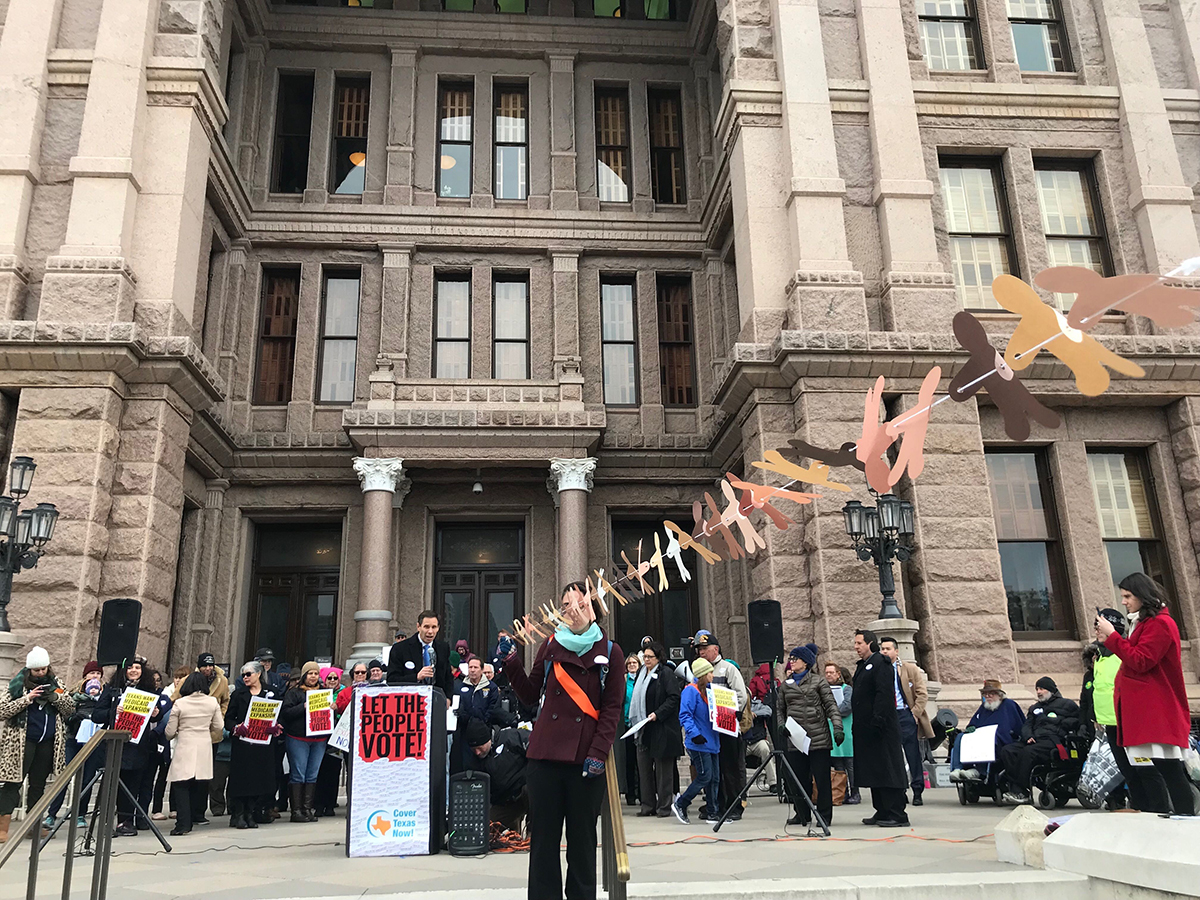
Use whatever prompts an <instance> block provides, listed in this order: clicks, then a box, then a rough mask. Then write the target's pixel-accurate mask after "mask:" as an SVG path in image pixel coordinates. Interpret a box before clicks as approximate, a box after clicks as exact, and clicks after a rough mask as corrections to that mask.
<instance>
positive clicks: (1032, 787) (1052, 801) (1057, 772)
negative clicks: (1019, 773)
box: [1029, 733, 1094, 809]
mask: <svg viewBox="0 0 1200 900" xmlns="http://www.w3.org/2000/svg"><path fill="white" fill-rule="evenodd" d="M1090 749H1091V742H1090V741H1089V740H1088V739H1087V737H1086V736H1085V735H1082V734H1076V733H1072V734H1067V735H1064V736H1063V739H1062V740H1061V741H1059V743H1058V746H1057V750H1058V752H1057V753H1056V754H1055V755H1054V756H1052V757H1051V758H1050V761H1049V762H1048V763H1040V764H1038V765H1036V766H1034V767H1033V771H1032V772H1031V773H1030V776H1029V794H1030V797H1032V798H1033V803H1034V805H1035V806H1036V807H1037V808H1038V809H1062V808H1063V807H1064V806H1066V805H1067V803H1068V802H1070V801H1071V800H1072V799H1077V800H1080V803H1081V805H1085V806H1086V804H1084V803H1083V801H1082V800H1081V799H1080V797H1079V794H1078V792H1077V790H1076V788H1077V787H1078V786H1079V777H1080V776H1081V775H1082V774H1083V764H1084V763H1085V762H1087V757H1088V751H1089V750H1090ZM1092 808H1094V807H1092Z"/></svg>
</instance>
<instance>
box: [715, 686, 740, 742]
mask: <svg viewBox="0 0 1200 900" xmlns="http://www.w3.org/2000/svg"><path fill="white" fill-rule="evenodd" d="M708 715H709V719H710V720H711V721H712V726H713V730H714V731H716V732H717V734H728V735H731V736H732V737H737V734H738V702H737V694H736V693H734V692H733V691H732V690H731V689H729V688H724V687H717V685H715V684H710V685H709V686H708Z"/></svg>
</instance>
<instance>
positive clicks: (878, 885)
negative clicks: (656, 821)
mask: <svg viewBox="0 0 1200 900" xmlns="http://www.w3.org/2000/svg"><path fill="white" fill-rule="evenodd" d="M1024 885H1028V886H1030V887H1041V888H1054V889H1055V894H1054V896H1055V897H1056V898H1057V900H1075V898H1081V900H1082V898H1086V897H1090V896H1091V888H1090V879H1089V878H1088V877H1087V876H1085V875H1075V874H1071V873H1068V872H1051V871H1045V870H1041V869H1019V868H1016V867H1013V869H1012V870H1011V871H1005V872H945V873H940V872H939V873H929V874H919V875H909V874H903V873H897V874H892V875H857V876H836V877H823V878H757V879H745V880H741V881H720V882H714V881H697V882H690V883H688V882H674V881H672V882H653V881H647V882H637V881H634V882H630V883H629V884H628V885H627V887H626V893H627V895H628V896H629V897H631V898H654V900H671V898H676V897H678V898H688V900H690V898H694V897H705V896H709V895H712V894H714V893H719V894H720V895H721V896H722V897H725V898H736V900H790V898H794V897H811V898H814V900H817V898H819V900H852V898H855V897H859V896H862V897H864V898H865V897H872V898H880V900H883V898H887V897H891V896H894V894H895V891H896V890H897V889H902V892H903V894H904V895H905V896H918V895H919V896H922V897H925V898H930V900H937V898H938V892H939V889H941V890H942V891H944V892H945V893H944V900H958V898H960V897H963V896H964V893H965V892H964V891H963V889H964V888H967V887H971V888H979V889H986V888H988V887H993V888H996V889H998V891H999V892H998V893H997V894H996V896H997V897H1009V896H1011V894H1012V892H1013V889H1014V888H1015V887H1018V886H1024ZM1072 886H1078V887H1080V888H1082V891H1081V892H1080V893H1078V894H1072V893H1070V891H1069V889H1070V888H1071V887H1072ZM918 892H919V893H918ZM971 893H974V892H971ZM471 896H472V900H526V898H527V897H528V893H527V891H526V889H525V888H496V889H494V890H476V891H471ZM598 896H599V897H600V898H606V897H607V896H608V895H607V894H605V893H604V892H603V891H601V892H600V893H599V895H598ZM975 896H979V895H978V894H975ZM417 897H420V898H422V900H462V891H413V892H401V893H388V894H372V893H368V894H362V893H357V894H345V895H330V896H326V897H320V898H313V897H295V898H279V900H414V898H417Z"/></svg>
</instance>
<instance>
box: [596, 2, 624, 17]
mask: <svg viewBox="0 0 1200 900" xmlns="http://www.w3.org/2000/svg"><path fill="white" fill-rule="evenodd" d="M592 15H595V16H599V17H601V18H605V19H612V18H620V16H621V0H592Z"/></svg>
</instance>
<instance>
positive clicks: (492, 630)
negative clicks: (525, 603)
mask: <svg viewBox="0 0 1200 900" xmlns="http://www.w3.org/2000/svg"><path fill="white" fill-rule="evenodd" d="M487 609H488V638H487V646H488V648H491V647H495V646H496V639H497V637H498V636H499V634H500V629H502V628H503V629H504V630H505V631H508V632H510V633H511V632H512V623H513V619H515V618H516V616H517V595H516V593H515V592H514V591H488V593H487Z"/></svg>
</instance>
